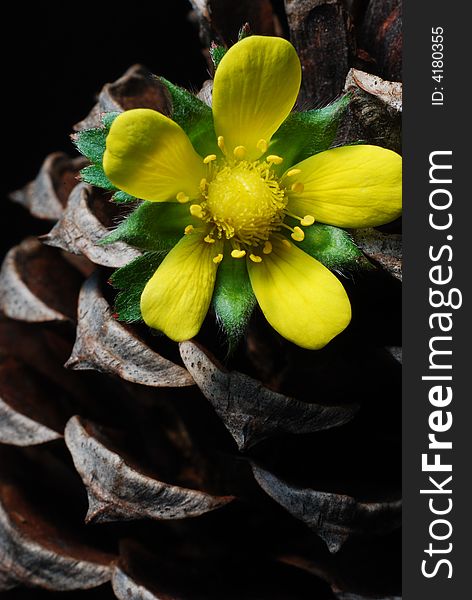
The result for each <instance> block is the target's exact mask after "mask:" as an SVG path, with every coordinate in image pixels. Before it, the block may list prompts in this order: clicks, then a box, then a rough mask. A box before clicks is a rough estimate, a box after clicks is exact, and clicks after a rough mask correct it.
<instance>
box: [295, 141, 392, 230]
mask: <svg viewBox="0 0 472 600" xmlns="http://www.w3.org/2000/svg"><path fill="white" fill-rule="evenodd" d="M295 167H296V168H297V169H300V171H301V173H300V174H298V175H297V176H296V177H292V178H291V179H290V181H291V182H292V179H293V180H296V182H300V183H302V184H303V186H300V189H303V191H302V192H296V191H289V208H290V210H291V212H294V213H295V214H298V215H307V214H308V215H313V216H314V217H315V219H316V220H317V221H321V222H322V223H327V224H328V225H337V226H338V227H374V226H376V225H382V224H383V223H388V222H390V221H393V220H394V219H396V218H397V217H399V216H400V214H401V206H402V159H401V156H400V155H399V154H397V153H396V152H392V151H391V150H386V149H385V148H380V147H378V146H343V147H342V148H333V149H332V150H327V151H326V152H321V153H320V154H316V155H315V156H311V157H310V158H307V159H306V160H304V161H302V162H300V163H298V164H297V165H295Z"/></svg>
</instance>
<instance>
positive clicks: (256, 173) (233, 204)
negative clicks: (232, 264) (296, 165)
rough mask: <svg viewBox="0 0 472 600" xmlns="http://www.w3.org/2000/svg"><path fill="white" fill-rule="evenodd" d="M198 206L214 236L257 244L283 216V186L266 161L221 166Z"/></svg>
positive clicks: (285, 200)
mask: <svg viewBox="0 0 472 600" xmlns="http://www.w3.org/2000/svg"><path fill="white" fill-rule="evenodd" d="M204 196H205V201H204V203H203V205H202V207H203V208H204V210H205V211H206V212H207V213H208V220H209V222H211V223H213V224H214V225H215V233H216V234H217V236H218V237H223V236H225V237H226V239H228V240H229V239H233V238H234V242H236V243H239V244H243V245H247V246H257V245H259V244H261V243H263V242H265V241H267V240H268V239H269V236H270V234H271V233H272V232H273V231H275V230H276V229H277V228H278V227H279V226H280V223H282V221H283V219H284V216H285V215H284V213H283V209H284V208H285V206H286V204H287V199H286V196H285V192H284V189H283V188H281V186H280V182H279V181H278V179H277V178H275V176H274V174H273V173H272V172H271V170H270V166H269V164H268V163H266V162H254V163H248V162H247V161H241V162H239V163H237V164H235V165H233V166H230V165H228V164H224V165H222V166H221V167H220V168H219V169H218V170H217V171H216V173H215V175H214V178H213V179H212V180H211V181H210V183H209V184H208V189H207V190H206V191H205V192H204Z"/></svg>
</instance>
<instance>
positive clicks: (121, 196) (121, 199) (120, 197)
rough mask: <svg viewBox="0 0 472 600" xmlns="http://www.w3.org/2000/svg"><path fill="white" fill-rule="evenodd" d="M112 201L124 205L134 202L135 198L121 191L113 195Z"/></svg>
mask: <svg viewBox="0 0 472 600" xmlns="http://www.w3.org/2000/svg"><path fill="white" fill-rule="evenodd" d="M112 200H114V201H115V202H118V203H119V204H125V203H126V202H136V198H135V197H134V196H130V195H129V194H127V193H126V192H123V191H121V190H119V191H118V192H115V193H114V194H113V196H112Z"/></svg>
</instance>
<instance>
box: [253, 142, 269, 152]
mask: <svg viewBox="0 0 472 600" xmlns="http://www.w3.org/2000/svg"><path fill="white" fill-rule="evenodd" d="M256 146H257V148H258V150H260V151H261V152H262V154H264V153H265V152H267V142H266V140H264V139H260V140H259V141H258V142H257V144H256Z"/></svg>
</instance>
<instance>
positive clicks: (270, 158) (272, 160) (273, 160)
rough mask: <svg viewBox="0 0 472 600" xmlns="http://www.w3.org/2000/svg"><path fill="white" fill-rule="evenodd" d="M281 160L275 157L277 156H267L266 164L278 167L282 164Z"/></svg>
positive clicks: (279, 157)
mask: <svg viewBox="0 0 472 600" xmlns="http://www.w3.org/2000/svg"><path fill="white" fill-rule="evenodd" d="M283 160H284V159H283V158H282V157H281V156H277V154H269V156H268V157H267V162H268V163H272V164H274V165H280V164H281V163H282V162H283Z"/></svg>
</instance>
